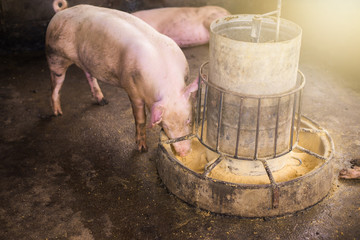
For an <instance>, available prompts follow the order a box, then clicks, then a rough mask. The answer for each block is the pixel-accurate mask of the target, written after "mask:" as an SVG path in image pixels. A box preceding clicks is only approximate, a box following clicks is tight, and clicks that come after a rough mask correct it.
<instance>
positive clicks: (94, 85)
mask: <svg viewBox="0 0 360 240" xmlns="http://www.w3.org/2000/svg"><path fill="white" fill-rule="evenodd" d="M84 72H85V75H86V78H87V80H88V82H89V85H90V89H91V92H92V94H93V96H94V98H95V99H96V101H97V103H98V104H99V105H100V106H104V105H106V104H108V103H109V102H108V101H107V100H106V99H105V98H104V95H103V93H102V91H101V89H100V86H99V83H98V81H97V79H96V78H94V77H93V76H91V75H90V73H88V72H86V71H84Z"/></svg>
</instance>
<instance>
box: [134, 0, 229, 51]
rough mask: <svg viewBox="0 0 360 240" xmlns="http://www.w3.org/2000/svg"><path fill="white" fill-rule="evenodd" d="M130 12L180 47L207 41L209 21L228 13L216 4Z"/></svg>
mask: <svg viewBox="0 0 360 240" xmlns="http://www.w3.org/2000/svg"><path fill="white" fill-rule="evenodd" d="M132 14H133V15H134V16H136V17H138V18H141V19H142V20H144V21H145V22H147V23H148V24H149V25H151V26H152V27H153V28H155V29H156V30H157V31H159V32H160V33H162V34H165V35H166V36H168V37H170V38H172V39H173V40H174V41H175V42H176V43H177V44H178V45H179V46H180V47H191V46H196V45H201V44H205V43H207V42H209V38H210V35H209V29H210V24H211V22H212V21H214V20H215V19H217V18H220V17H224V16H227V15H230V13H229V12H228V11H227V10H226V9H224V8H221V7H217V6H204V7H198V8H195V7H179V8H177V7H169V8H158V9H151V10H143V11H138V12H134V13H132Z"/></svg>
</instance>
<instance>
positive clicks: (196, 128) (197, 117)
mask: <svg viewBox="0 0 360 240" xmlns="http://www.w3.org/2000/svg"><path fill="white" fill-rule="evenodd" d="M201 79H202V77H201V73H199V79H198V80H199V81H198V92H197V114H196V122H195V135H198V131H199V123H200V115H201V91H202V85H201Z"/></svg>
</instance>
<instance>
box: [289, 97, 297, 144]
mask: <svg viewBox="0 0 360 240" xmlns="http://www.w3.org/2000/svg"><path fill="white" fill-rule="evenodd" d="M296 95H297V93H294V94H293V96H294V106H293V115H292V119H291V128H290V131H291V132H290V151H291V150H292V149H293V142H294V140H293V138H294V121H295V108H296V104H297V96H296Z"/></svg>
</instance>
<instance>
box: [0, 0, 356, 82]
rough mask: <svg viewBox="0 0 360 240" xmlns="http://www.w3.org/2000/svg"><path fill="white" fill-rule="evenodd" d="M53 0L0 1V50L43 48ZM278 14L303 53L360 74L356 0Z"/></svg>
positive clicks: (133, 3) (252, 6)
mask: <svg viewBox="0 0 360 240" xmlns="http://www.w3.org/2000/svg"><path fill="white" fill-rule="evenodd" d="M52 1H53V0H0V3H1V4H0V22H1V28H0V36H1V38H0V53H1V52H3V53H4V52H10V53H11V52H16V51H27V50H34V49H35V50H41V49H43V45H44V33H45V30H46V26H47V23H48V21H49V20H50V19H51V17H52V16H53V15H54V11H53V9H52ZM276 2H277V1H276V0H68V3H69V5H70V6H74V5H77V4H81V3H87V4H92V5H97V6H103V7H111V8H115V9H120V10H123V11H127V12H132V11H136V10H140V9H148V8H157V7H172V6H202V5H219V6H222V7H224V8H226V9H228V10H229V11H230V12H231V13H233V14H242V13H265V12H269V11H272V10H274V9H275V8H276ZM282 2H283V6H282V17H283V18H286V19H289V20H291V21H294V22H296V23H297V24H298V25H300V26H301V27H302V29H303V39H302V56H303V57H305V56H306V57H313V58H318V59H322V60H323V61H326V62H327V63H328V64H330V65H333V66H334V67H335V68H339V69H341V70H342V71H344V72H349V73H351V74H356V76H359V77H360V70H359V67H358V65H359V63H360V47H359V45H360V14H358V12H359V11H360V1H359V0H282Z"/></svg>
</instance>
